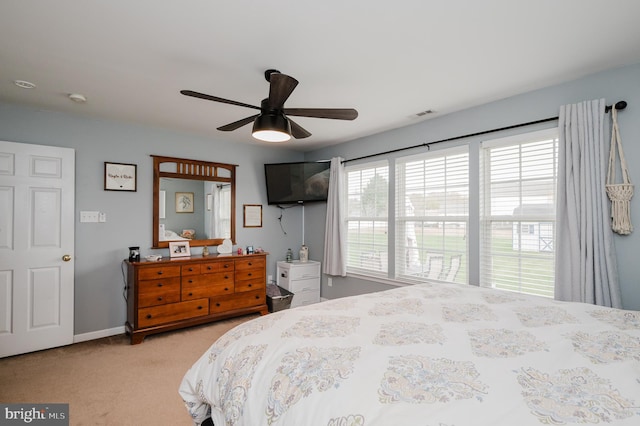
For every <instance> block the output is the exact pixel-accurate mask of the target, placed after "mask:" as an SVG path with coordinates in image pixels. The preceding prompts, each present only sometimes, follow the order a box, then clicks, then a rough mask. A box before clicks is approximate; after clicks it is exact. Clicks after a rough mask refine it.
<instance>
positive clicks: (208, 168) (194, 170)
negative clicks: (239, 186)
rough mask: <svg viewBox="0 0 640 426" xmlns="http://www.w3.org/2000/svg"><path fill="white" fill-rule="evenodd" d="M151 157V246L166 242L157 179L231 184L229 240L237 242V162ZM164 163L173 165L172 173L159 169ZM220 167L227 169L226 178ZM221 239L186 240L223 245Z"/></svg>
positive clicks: (206, 244) (199, 245)
mask: <svg viewBox="0 0 640 426" xmlns="http://www.w3.org/2000/svg"><path fill="white" fill-rule="evenodd" d="M151 157H153V248H168V247H169V241H160V238H159V237H160V235H159V234H160V214H159V213H160V178H163V177H166V178H178V179H191V180H201V181H215V182H223V183H229V184H230V185H231V242H232V243H235V241H236V167H238V166H237V165H236V164H225V163H214V162H210V161H200V160H188V159H185V158H175V157H162V156H158V155H152V156H151ZM164 163H171V164H174V165H175V170H176V171H175V172H166V171H162V170H161V166H162V165H163V164H164ZM221 170H227V171H228V173H226V174H228V175H229V177H224V176H220V171H221ZM222 241H223V238H212V239H205V240H198V239H194V240H189V245H190V246H191V247H202V246H213V245H220V244H222Z"/></svg>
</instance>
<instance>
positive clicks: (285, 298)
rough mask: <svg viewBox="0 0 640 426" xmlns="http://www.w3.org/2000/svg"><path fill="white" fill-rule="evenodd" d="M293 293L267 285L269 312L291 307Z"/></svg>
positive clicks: (276, 286) (277, 286) (273, 285)
mask: <svg viewBox="0 0 640 426" xmlns="http://www.w3.org/2000/svg"><path fill="white" fill-rule="evenodd" d="M292 300H293V293H291V292H290V291H289V290H287V289H286V288H282V287H280V286H279V285H276V284H267V308H268V309H269V312H278V311H281V310H283V309H289V308H290V307H291V301H292Z"/></svg>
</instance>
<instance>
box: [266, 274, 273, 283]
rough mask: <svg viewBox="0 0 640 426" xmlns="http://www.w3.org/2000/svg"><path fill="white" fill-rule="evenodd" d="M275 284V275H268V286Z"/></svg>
mask: <svg viewBox="0 0 640 426" xmlns="http://www.w3.org/2000/svg"><path fill="white" fill-rule="evenodd" d="M272 282H273V275H267V284H271V283H272Z"/></svg>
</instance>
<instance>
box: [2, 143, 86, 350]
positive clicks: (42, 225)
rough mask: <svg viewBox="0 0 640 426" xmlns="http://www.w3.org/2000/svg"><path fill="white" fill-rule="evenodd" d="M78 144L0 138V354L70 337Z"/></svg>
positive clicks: (45, 345)
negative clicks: (75, 146)
mask: <svg viewBox="0 0 640 426" xmlns="http://www.w3.org/2000/svg"><path fill="white" fill-rule="evenodd" d="M74 175H75V151H74V150H73V149H69V148H58V147H50V146H41V145H31V144H21V143H13V142H3V141H0V357H5V356H10V355H17V354H21V353H26V352H32V351H37V350H40V349H46V348H51V347H55V346H62V345H67V344H70V343H73V297H74V296H73V242H74V190H75V183H74Z"/></svg>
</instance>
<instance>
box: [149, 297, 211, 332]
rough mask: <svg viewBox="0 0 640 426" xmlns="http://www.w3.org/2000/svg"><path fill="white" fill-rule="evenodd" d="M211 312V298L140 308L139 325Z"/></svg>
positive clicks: (155, 323)
mask: <svg viewBox="0 0 640 426" xmlns="http://www.w3.org/2000/svg"><path fill="white" fill-rule="evenodd" d="M208 313H209V299H197V300H189V301H186V302H179V303H170V304H167V305H160V306H153V307H150V308H142V309H138V327H139V328H144V327H151V326H154V325H159V324H166V323H170V322H174V321H180V320H184V319H189V318H194V317H199V316H204V315H207V314H208Z"/></svg>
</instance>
